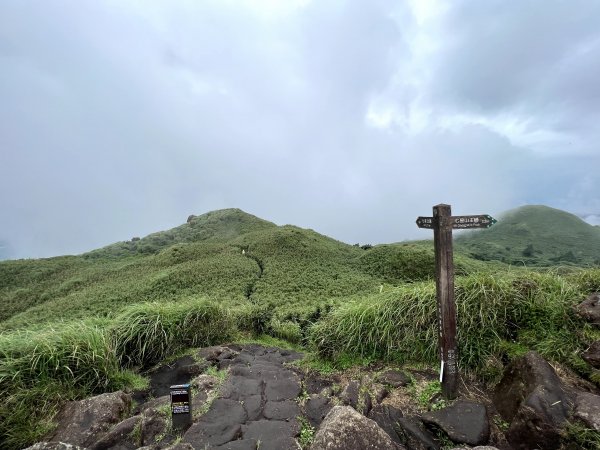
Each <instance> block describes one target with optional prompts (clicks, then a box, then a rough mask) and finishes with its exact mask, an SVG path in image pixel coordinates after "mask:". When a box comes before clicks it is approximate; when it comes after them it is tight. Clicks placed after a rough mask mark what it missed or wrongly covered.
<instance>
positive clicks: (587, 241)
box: [455, 206, 600, 266]
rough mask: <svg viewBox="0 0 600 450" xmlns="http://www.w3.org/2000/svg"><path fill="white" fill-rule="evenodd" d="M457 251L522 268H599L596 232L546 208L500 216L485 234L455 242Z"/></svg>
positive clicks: (525, 208) (475, 233) (599, 238)
mask: <svg viewBox="0 0 600 450" xmlns="http://www.w3.org/2000/svg"><path fill="white" fill-rule="evenodd" d="M455 242H456V248H457V250H459V251H463V252H464V253H466V254H468V255H470V256H472V257H474V258H476V259H480V260H485V261H491V260H497V261H502V262H505V263H508V264H514V265H525V266H556V265H580V266H586V265H587V266H589V265H596V266H597V265H600V228H598V227H595V226H592V225H589V224H588V223H586V222H584V221H583V220H582V219H580V218H579V217H577V216H575V215H573V214H569V213H567V212H564V211H561V210H558V209H554V208H550V207H547V206H523V207H521V208H517V209H514V210H511V211H508V212H506V213H504V214H502V215H501V216H500V217H499V218H498V223H497V224H495V225H494V226H493V227H491V228H489V229H486V230H477V231H473V232H470V233H465V234H463V235H460V236H458V237H457V238H456V240H455Z"/></svg>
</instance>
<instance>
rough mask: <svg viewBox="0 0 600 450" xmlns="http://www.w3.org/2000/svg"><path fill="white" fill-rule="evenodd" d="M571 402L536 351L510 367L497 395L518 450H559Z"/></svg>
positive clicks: (510, 441)
mask: <svg viewBox="0 0 600 450" xmlns="http://www.w3.org/2000/svg"><path fill="white" fill-rule="evenodd" d="M572 402H573V399H572V396H571V394H569V393H568V392H567V391H566V390H565V389H564V387H563V385H562V382H561V380H560V378H559V377H558V375H557V374H556V372H555V371H554V369H553V368H552V366H550V364H548V363H547V362H546V361H545V360H544V359H543V358H542V357H541V356H540V355H538V354H537V353H536V352H533V351H531V352H528V353H526V354H525V355H524V356H522V357H520V358H518V359H516V360H514V361H513V362H512V363H511V364H509V365H508V367H507V368H506V369H505V371H504V374H503V376H502V380H500V383H499V384H498V386H496V389H495V393H494V404H495V406H496V409H497V410H498V412H499V413H500V415H501V416H502V418H503V419H504V420H506V421H508V422H510V427H509V429H508V431H507V432H506V438H507V440H508V441H509V443H510V444H511V445H512V446H513V447H514V448H515V449H527V448H538V447H541V448H544V449H554V448H558V446H559V444H560V435H561V429H562V427H563V426H564V425H565V424H566V421H567V418H568V416H569V414H570V411H571V409H572Z"/></svg>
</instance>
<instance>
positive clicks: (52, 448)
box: [25, 442, 86, 450]
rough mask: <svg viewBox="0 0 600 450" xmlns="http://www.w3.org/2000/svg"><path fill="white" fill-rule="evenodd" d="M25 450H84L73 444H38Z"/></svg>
mask: <svg viewBox="0 0 600 450" xmlns="http://www.w3.org/2000/svg"><path fill="white" fill-rule="evenodd" d="M25 450H86V449H85V448H83V447H79V446H77V445H73V444H67V443H65V442H38V443H37V444H33V445H32V446H31V447H27V448H26V449H25Z"/></svg>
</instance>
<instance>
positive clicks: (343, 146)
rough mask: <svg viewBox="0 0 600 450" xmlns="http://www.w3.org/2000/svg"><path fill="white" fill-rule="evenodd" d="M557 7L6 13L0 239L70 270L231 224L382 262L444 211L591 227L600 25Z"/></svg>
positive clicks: (249, 1) (94, 7)
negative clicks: (525, 208)
mask: <svg viewBox="0 0 600 450" xmlns="http://www.w3.org/2000/svg"><path fill="white" fill-rule="evenodd" d="M570 5H571V4H569V3H558V2H557V3H545V4H544V9H543V10H540V6H539V4H538V3H535V2H530V3H526V4H524V5H523V7H519V6H517V5H506V4H504V3H502V4H501V3H498V2H494V3H482V4H480V3H478V2H453V3H451V4H447V3H445V2H444V3H443V4H442V3H441V2H436V1H427V2H421V1H419V2H411V3H406V4H404V3H400V4H399V3H398V2H392V1H386V0H378V1H374V2H371V1H369V2H367V1H341V0H340V1H335V2H317V1H314V0H313V1H307V0H298V1H294V2H276V1H269V2H262V1H261V2H259V1H253V0H246V1H243V2H238V1H235V2H234V1H202V2H186V1H173V2H158V1H144V2H141V1H128V2H121V1H119V2H116V1H114V2H106V3H97V2H77V3H75V4H74V3H72V2H62V1H55V2H52V3H50V2H43V3H39V2H28V1H8V2H3V3H2V4H1V5H0V67H1V68H2V70H0V97H1V98H2V99H3V101H2V102H1V103H0V148H1V149H2V164H0V210H2V211H3V222H2V223H1V224H0V226H1V228H0V238H3V239H5V240H7V241H9V242H10V243H11V245H12V247H13V248H14V250H15V252H14V253H15V256H17V257H26V256H36V257H37V256H50V255H55V254H62V253H78V252H82V251H85V250H89V249H93V248H96V247H98V246H101V245H106V244H109V243H111V242H114V241H117V240H124V239H129V238H131V237H132V236H143V235H145V234H148V233H151V232H154V231H157V230H161V229H166V228H170V227H173V226H176V225H179V224H180V223H182V222H184V220H185V218H186V217H187V216H188V215H189V214H192V213H193V214H199V213H203V212H206V211H209V210H213V209H217V208H223V207H240V208H242V209H244V210H247V211H248V212H251V213H253V214H257V215H259V216H261V217H264V218H266V219H269V220H273V221H275V222H277V223H294V224H297V225H300V226H305V227H310V228H313V229H316V230H317V231H319V232H323V233H325V234H328V235H331V236H333V237H336V238H338V239H341V240H345V241H347V242H351V243H354V242H371V243H376V242H390V241H398V240H402V239H408V238H415V237H417V238H418V237H426V236H424V235H423V233H422V230H418V229H416V226H415V225H414V219H415V218H416V216H418V215H426V214H428V213H429V212H430V208H431V206H433V205H434V204H437V203H441V202H446V203H451V204H452V205H453V207H454V210H455V212H456V213H457V214H470V213H492V214H495V213H497V212H500V211H502V210H503V209H508V208H511V207H514V206H517V205H520V204H523V203H527V202H530V201H532V202H535V203H546V204H549V205H551V206H556V207H563V208H565V209H568V210H571V211H574V212H577V213H581V214H583V213H585V212H586V211H591V212H595V211H597V210H598V209H597V204H598V194H597V192H598V190H597V189H595V186H597V185H598V175H597V174H596V173H594V172H593V171H592V170H590V168H592V167H597V166H598V165H597V164H598V163H600V161H599V160H598V159H599V156H598V155H599V153H600V152H598V149H597V147H596V146H595V142H598V141H597V138H598V137H600V136H598V133H599V132H598V131H597V130H596V128H597V127H595V123H597V121H596V118H597V116H598V104H600V103H598V102H595V101H594V98H595V97H594V96H595V95H596V91H597V87H598V86H597V83H596V82H595V77H594V74H595V73H597V72H598V69H600V68H599V67H598V61H600V58H597V57H596V56H597V53H598V51H600V50H599V49H600V45H599V44H598V42H599V38H600V33H599V32H598V31H597V30H596V28H597V27H594V26H593V25H594V24H595V23H597V20H595V19H598V18H599V17H600V13H599V12H598V8H597V6H595V3H594V2H579V3H577V4H576V5H575V6H570ZM565 8H567V9H565ZM569 8H573V9H574V10H575V12H574V13H573V14H568V12H569ZM565 17H568V18H569V19H568V20H565ZM586 94H589V95H586ZM584 180H587V181H585V182H584ZM594 208H596V209H594Z"/></svg>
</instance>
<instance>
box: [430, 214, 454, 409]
mask: <svg viewBox="0 0 600 450" xmlns="http://www.w3.org/2000/svg"><path fill="white" fill-rule="evenodd" d="M451 216H452V214H451V209H450V205H443V204H441V205H437V206H434V207H433V241H434V246H435V275H436V276H435V279H436V292H437V308H438V327H439V349H440V361H441V362H442V367H441V374H440V378H441V381H442V394H443V395H444V397H445V398H447V399H453V398H456V391H457V389H458V366H457V356H458V354H457V345H456V304H455V302H454V262H453V257H452V222H451Z"/></svg>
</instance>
